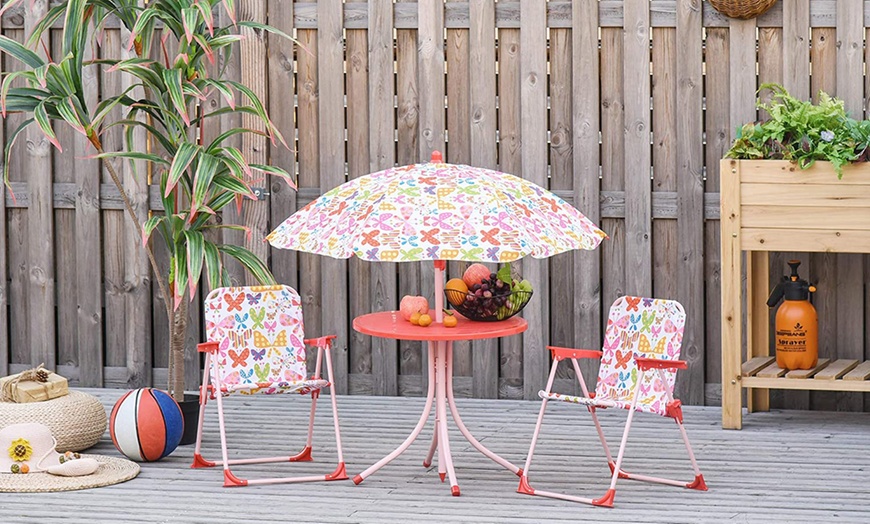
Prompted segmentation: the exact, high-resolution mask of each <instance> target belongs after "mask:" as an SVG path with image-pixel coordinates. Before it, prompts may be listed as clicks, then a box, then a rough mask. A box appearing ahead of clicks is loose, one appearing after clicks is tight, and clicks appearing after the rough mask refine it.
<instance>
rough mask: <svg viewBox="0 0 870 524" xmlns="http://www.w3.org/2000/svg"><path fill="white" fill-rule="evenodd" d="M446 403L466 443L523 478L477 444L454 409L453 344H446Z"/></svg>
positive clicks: (498, 457)
mask: <svg viewBox="0 0 870 524" xmlns="http://www.w3.org/2000/svg"><path fill="white" fill-rule="evenodd" d="M446 375H447V377H446V378H447V402H448V404H449V405H450V413H451V414H452V415H453V421H454V422H455V423H456V427H458V428H459V431H460V432H462V436H464V437H465V439H466V440H468V442H469V443H470V444H471V445H472V446H474V447H475V448H476V449H477V450H478V451H480V452H481V453H483V454H484V455H486V456H487V457H489V459H490V460H492V461H493V462H495V463H496V464H498V465H500V466H501V467H503V468H505V469H507V470H509V471H511V472H513V473H515V474H516V475H517V476H518V477H521V476H523V470H522V468H519V467H517V466H515V465H513V464H511V463H510V462H508V461H507V460H505V459H503V458H501V457H500V456H498V455H496V454H495V453H493V452H492V451H490V450H488V449H487V448H486V447H485V446H484V445H483V444H481V443H480V442H478V440H477V439H476V438H474V435H472V434H471V432H470V431H468V428H467V427H465V424H463V423H462V418H461V417H460V416H459V410H458V409H457V408H456V401H455V400H454V399H453V343H452V342H448V343H447V373H446Z"/></svg>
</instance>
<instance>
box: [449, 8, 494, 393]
mask: <svg viewBox="0 0 870 524" xmlns="http://www.w3.org/2000/svg"><path fill="white" fill-rule="evenodd" d="M456 2H457V0H447V4H445V8H448V7H449V6H450V4H454V3H456ZM468 40H469V30H468V29H447V47H446V53H445V54H446V57H445V58H446V62H447V79H446V80H447V81H446V83H447V137H448V138H449V141H448V142H447V146H446V148H447V151H446V152H445V156H444V158H445V159H446V160H447V162H450V163H452V164H470V163H471V138H470V133H471V122H470V120H471V117H470V110H471V101H470V99H471V93H470V82H471V80H470V74H469V42H468ZM467 266H468V264H467V263H465V262H459V261H456V262H448V264H447V274H446V275H445V279H447V278H451V277H454V276H462V274H463V272H464V271H465V268H466V267H467ZM496 343H497V342H496ZM472 366H473V364H472V353H471V342H469V341H466V340H461V341H457V342H454V343H453V374H454V375H455V376H471V375H472V372H473V368H472Z"/></svg>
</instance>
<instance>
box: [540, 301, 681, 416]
mask: <svg viewBox="0 0 870 524" xmlns="http://www.w3.org/2000/svg"><path fill="white" fill-rule="evenodd" d="M685 325H686V312H685V310H684V309H683V306H682V305H680V303H679V302H676V301H673V300H662V299H652V298H641V297H630V296H625V297H620V298H618V299H617V300H616V301H615V302H614V303H613V305H612V306H611V307H610V315H609V318H608V319H607V330H606V331H605V334H604V350H603V355H602V357H601V364H600V366H599V369H598V383H597V384H596V387H595V398H594V399H590V398H585V397H578V396H573V395H561V394H559V393H552V392H551V393H549V394H547V393H546V392H545V391H541V394H540V395H541V397H543V398H549V399H552V400H561V401H564V402H573V403H576V404H582V405H586V406H596V407H615V408H624V409H630V408H631V398H632V394H633V392H634V388H635V387H638V388H639V389H640V391H639V397H638V400H637V410H638V411H644V412H647V413H656V414H659V415H662V416H664V415H665V414H666V409H667V402H668V401H667V398H666V396H665V391H666V389H665V388H666V387H667V388H668V389H671V390H673V387H674V380H675V379H676V372H675V371H673V370H667V369H666V370H663V371H664V373H663V374H664V376H665V380H666V382H662V380H661V379H660V378H659V374H658V372H656V371H655V370H650V371H647V372H646V374H645V375H644V378H643V381H642V382H641V383H639V384H638V380H639V378H640V370H639V369H638V368H637V364H636V362H635V360H634V358H635V357H644V358H655V359H659V360H677V359H679V358H680V348H681V346H682V343H683V329H684V328H685Z"/></svg>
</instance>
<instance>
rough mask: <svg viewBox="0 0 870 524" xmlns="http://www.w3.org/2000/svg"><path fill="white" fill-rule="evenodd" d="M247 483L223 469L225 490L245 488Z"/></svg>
mask: <svg viewBox="0 0 870 524" xmlns="http://www.w3.org/2000/svg"><path fill="white" fill-rule="evenodd" d="M247 485H248V481H247V480H244V479H240V478H239V477H237V476H235V475H233V473H232V472H231V471H230V470H228V469H225V470H224V487H225V488H237V487H239V486H247Z"/></svg>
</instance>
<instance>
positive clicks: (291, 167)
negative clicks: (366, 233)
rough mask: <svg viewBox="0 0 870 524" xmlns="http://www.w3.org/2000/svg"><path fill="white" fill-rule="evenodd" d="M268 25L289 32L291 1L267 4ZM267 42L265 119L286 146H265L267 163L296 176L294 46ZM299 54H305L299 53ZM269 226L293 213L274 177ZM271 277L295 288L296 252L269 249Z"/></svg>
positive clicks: (290, 199)
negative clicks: (267, 149)
mask: <svg viewBox="0 0 870 524" xmlns="http://www.w3.org/2000/svg"><path fill="white" fill-rule="evenodd" d="M268 5H269V12H268V13H267V14H268V16H269V25H271V26H272V27H275V28H277V29H280V30H281V31H283V32H284V33H286V34H288V35H292V33H293V1H292V0H270V1H269V4H268ZM268 39H269V40H268V42H269V46H268V49H269V67H268V69H269V93H270V95H269V99H268V101H264V102H267V103H268V106H267V107H268V108H269V116H270V117H271V118H272V123H273V124H275V127H277V128H278V130H279V131H280V132H281V134H282V135H284V138H285V139H286V140H287V143H288V144H289V146H290V147H283V146H280V145H278V146H272V145H270V146H269V161H270V162H271V163H272V164H273V165H276V166H278V167H281V168H284V169H285V170H286V171H287V172H289V173H296V111H295V105H296V104H295V103H294V102H293V100H294V98H295V95H296V92H297V83H296V72H295V70H294V66H295V62H296V53H297V46H296V43H295V42H293V41H291V40H288V39H286V38H284V37H281V36H278V35H271V34H270V35H268ZM298 52H300V53H303V54H304V53H305V51H301V50H299V51H298ZM269 193H270V196H269V223H270V229H274V228H275V227H277V226H278V225H279V224H280V223H281V222H283V221H284V220H285V219H286V218H287V217H289V216H290V215H292V214H293V213H295V212H296V208H297V206H296V198H297V193H296V191H294V190H293V189H292V188H291V187H290V186H289V185H288V184H287V183H286V182H285V181H284V180H281V179H280V178H279V177H274V178H273V179H272V183H271V185H270V186H269ZM271 268H272V274H273V275H274V276H275V280H277V281H278V282H279V283H281V284H286V285H289V286H291V287H293V288H294V289H298V287H299V277H298V271H299V264H298V257H297V252H296V251H293V250H291V249H272V250H271Z"/></svg>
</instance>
